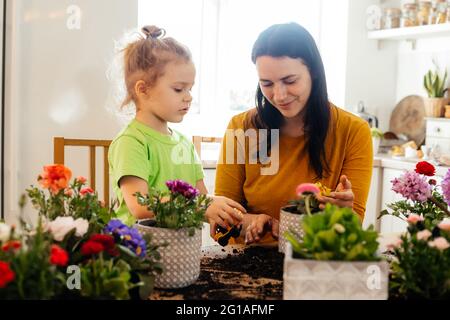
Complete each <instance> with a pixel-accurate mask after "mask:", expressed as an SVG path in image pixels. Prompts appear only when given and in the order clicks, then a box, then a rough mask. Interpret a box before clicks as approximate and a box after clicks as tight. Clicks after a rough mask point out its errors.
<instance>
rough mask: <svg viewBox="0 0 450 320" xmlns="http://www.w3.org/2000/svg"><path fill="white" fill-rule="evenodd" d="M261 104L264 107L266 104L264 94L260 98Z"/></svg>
mask: <svg viewBox="0 0 450 320" xmlns="http://www.w3.org/2000/svg"><path fill="white" fill-rule="evenodd" d="M261 105H262V106H263V107H264V106H265V105H266V98H264V96H263V97H262V99H261Z"/></svg>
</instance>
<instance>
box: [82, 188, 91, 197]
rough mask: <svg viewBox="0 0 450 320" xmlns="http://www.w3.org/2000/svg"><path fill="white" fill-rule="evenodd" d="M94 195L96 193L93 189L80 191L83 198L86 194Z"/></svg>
mask: <svg viewBox="0 0 450 320" xmlns="http://www.w3.org/2000/svg"><path fill="white" fill-rule="evenodd" d="M88 193H89V194H93V193H94V190H93V189H92V188H89V187H88V188H83V189H81V190H80V194H81V195H82V196H85V195H86V194H88Z"/></svg>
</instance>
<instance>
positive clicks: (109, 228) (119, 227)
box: [104, 219, 128, 235]
mask: <svg viewBox="0 0 450 320" xmlns="http://www.w3.org/2000/svg"><path fill="white" fill-rule="evenodd" d="M127 229H128V226H127V225H126V224H124V223H123V222H122V221H121V220H119V219H112V220H110V221H109V223H108V224H107V225H106V227H105V230H104V231H105V233H112V234H114V233H116V234H119V235H122V234H123V233H126V231H127Z"/></svg>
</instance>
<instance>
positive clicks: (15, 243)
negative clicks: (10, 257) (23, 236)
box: [2, 240, 22, 252]
mask: <svg viewBox="0 0 450 320" xmlns="http://www.w3.org/2000/svg"><path fill="white" fill-rule="evenodd" d="M21 246H22V244H21V243H20V241H17V240H11V241H8V242H6V243H5V244H4V245H3V246H2V250H3V251H5V252H6V251H9V250H11V249H13V250H17V249H20V247H21Z"/></svg>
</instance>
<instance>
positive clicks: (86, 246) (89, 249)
mask: <svg viewBox="0 0 450 320" xmlns="http://www.w3.org/2000/svg"><path fill="white" fill-rule="evenodd" d="M104 250H105V246H104V245H102V244H101V243H100V242H96V241H91V240H89V241H87V242H85V243H83V245H82V246H81V254H82V255H83V256H91V255H94V254H97V253H100V252H102V251H104Z"/></svg>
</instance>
